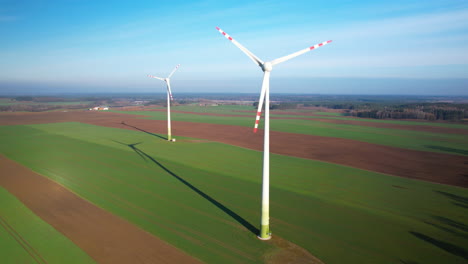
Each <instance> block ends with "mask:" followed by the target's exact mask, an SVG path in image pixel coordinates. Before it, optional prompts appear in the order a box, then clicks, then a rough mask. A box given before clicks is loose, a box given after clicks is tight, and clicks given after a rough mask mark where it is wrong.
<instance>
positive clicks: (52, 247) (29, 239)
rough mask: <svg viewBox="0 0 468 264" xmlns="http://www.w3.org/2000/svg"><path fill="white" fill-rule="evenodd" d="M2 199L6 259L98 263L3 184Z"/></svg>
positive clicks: (0, 244)
mask: <svg viewBox="0 0 468 264" xmlns="http://www.w3.org/2000/svg"><path fill="white" fill-rule="evenodd" d="M0 201H1V202H2V205H1V206H0V256H1V258H2V263H80V264H81V263H95V262H94V261H93V259H91V258H90V257H89V256H88V255H87V254H86V253H84V252H83V251H82V250H81V249H80V248H79V247H77V246H76V245H75V244H73V242H71V241H70V240H69V239H68V238H66V237H65V236H64V235H62V234H61V233H59V232H58V231H57V230H55V229H54V228H53V227H52V226H50V225H48V224H47V223H46V222H44V221H43V220H42V219H40V218H39V217H38V216H36V215H35V214H34V213H33V212H31V211H30V210H29V209H28V208H27V207H26V206H24V205H23V204H22V203H21V202H20V201H18V200H17V199H16V198H15V197H14V196H13V195H11V194H10V193H9V192H7V191H6V190H5V189H3V188H1V187H0Z"/></svg>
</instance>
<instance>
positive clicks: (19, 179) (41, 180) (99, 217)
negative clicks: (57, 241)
mask: <svg viewBox="0 0 468 264" xmlns="http://www.w3.org/2000/svg"><path fill="white" fill-rule="evenodd" d="M0 186H3V187H4V188H5V189H7V190H8V191H9V192H10V193H12V194H13V195H15V196H16V197H17V198H18V199H19V200H20V201H21V202H23V203H24V204H25V205H26V206H27V207H28V208H29V209H31V210H32V211H33V212H34V213H35V214H36V215H38V216H39V217H41V218H42V219H43V220H44V221H46V222H47V223H49V224H50V225H51V226H53V227H54V228H55V229H56V230H58V231H59V232H61V233H62V234H64V235H65V236H67V237H68V238H69V239H70V240H72V241H73V242H74V243H75V244H76V245H77V246H79V247H80V248H81V249H83V250H84V251H85V252H86V253H87V254H88V255H89V256H91V257H92V258H93V259H94V260H96V261H97V262H98V263H109V264H111V263H112V264H116V263H122V264H124V263H125V264H127V263H148V264H150V263H202V262H200V261H198V260H197V259H194V258H193V257H191V256H189V255H187V254H185V253H184V252H182V251H180V250H179V249H177V248H175V247H173V246H171V245H169V244H167V243H166V242H164V241H162V240H160V239H159V238H157V237H155V236H153V235H151V234H149V233H147V232H146V231H144V230H142V229H139V228H138V227H136V226H134V225H132V224H130V223H128V222H127V221H125V220H123V219H121V218H119V217H117V216H115V215H113V214H111V213H109V212H107V211H105V210H103V209H101V208H98V207H97V206H95V205H93V204H91V203H89V202H87V201H86V200H84V199H82V198H81V197H79V196H77V195H75V194H74V193H72V192H70V191H69V190H67V189H65V188H64V187H62V186H61V185H59V184H57V183H55V182H53V181H51V180H49V179H47V178H45V177H43V176H41V175H38V174H36V173H34V172H33V171H31V170H29V169H27V168H25V167H23V166H22V165H20V164H18V163H16V162H13V161H11V160H9V159H7V158H5V157H4V156H3V155H0Z"/></svg>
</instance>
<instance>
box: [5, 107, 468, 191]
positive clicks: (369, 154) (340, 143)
mask: <svg viewBox="0 0 468 264" xmlns="http://www.w3.org/2000/svg"><path fill="white" fill-rule="evenodd" d="M71 121H75V122H83V123H88V124H94V125H99V126H107V127H116V128H124V129H131V130H139V131H146V132H150V133H161V134H164V133H166V129H167V122H166V121H158V120H147V119H138V116H136V115H125V114H118V113H111V112H91V111H74V112H47V113H11V114H0V124H3V125H7V124H38V123H52V122H71ZM335 121H336V122H339V121H340V120H335ZM385 125H389V124H385ZM172 127H173V130H172V132H173V134H174V135H176V136H185V137H194V138H201V139H207V140H211V141H217V142H222V143H227V144H231V145H236V146H240V147H245V148H250V149H255V150H262V144H263V140H262V138H263V134H262V132H260V133H257V134H253V133H252V129H251V128H248V127H239V126H229V125H215V124H204V123H190V122H174V121H173V122H172ZM396 128H398V127H396ZM270 137H271V147H270V149H271V152H273V153H277V154H282V155H290V156H295V157H301V158H308V159H316V160H321V161H326V162H332V163H337V164H342V165H347V166H351V167H356V168H361V169H365V170H371V171H376V172H381V173H386V174H390V175H394V176H400V177H407V178H412V179H418V180H425V181H431V182H435V183H443V184H450V185H456V186H461V187H468V158H467V157H465V156H459V155H451V154H444V153H435V152H425V151H416V150H408V149H401V148H395V147H389V146H382V145H376V144H370V143H365V142H359V141H354V140H348V139H342V138H331V137H319V136H312V135H302V134H293V133H284V132H276V131H272V132H271V135H270Z"/></svg>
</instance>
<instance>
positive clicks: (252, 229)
mask: <svg viewBox="0 0 468 264" xmlns="http://www.w3.org/2000/svg"><path fill="white" fill-rule="evenodd" d="M115 142H117V143H119V144H122V145H126V146H128V147H129V148H131V149H132V150H133V151H135V152H136V153H137V154H138V155H139V156H140V157H141V158H142V159H143V160H144V161H148V160H150V161H151V162H153V163H154V164H156V165H158V166H159V167H160V168H161V169H163V170H164V171H166V172H167V173H168V174H169V175H171V176H172V177H174V178H175V179H177V180H178V181H180V182H181V183H183V184H184V185H185V186H187V187H188V188H190V189H191V190H192V191H194V192H195V193H197V194H198V195H200V196H201V197H203V198H205V199H206V200H208V201H209V202H210V203H212V204H213V205H214V206H216V207H218V208H219V209H221V210H222V211H223V212H225V213H226V214H228V215H229V216H230V217H232V218H233V219H234V220H236V221H237V222H238V223H239V224H241V225H243V226H244V227H245V228H247V229H248V230H249V231H250V232H252V233H254V234H255V235H257V234H258V232H259V230H258V229H257V228H256V227H255V226H253V225H252V224H251V223H249V222H248V221H247V220H245V219H244V218H242V217H241V216H240V215H238V214H236V213H235V212H233V211H232V210H231V209H229V208H227V207H226V206H224V205H223V204H221V203H220V202H218V201H216V200H215V199H214V198H212V197H211V196H209V195H208V194H206V193H204V192H203V191H201V190H200V189H198V188H197V187H195V186H193V185H192V184H191V183H190V182H188V181H186V180H185V179H183V178H182V177H180V176H178V175H177V174H175V173H174V172H172V171H171V170H169V169H168V168H167V167H165V166H164V165H163V164H161V163H160V162H159V161H157V160H156V159H155V158H153V157H151V156H150V155H148V154H147V153H145V152H144V151H142V150H141V149H139V148H137V147H136V145H138V144H140V143H141V142H138V143H133V144H124V143H121V142H118V141H115Z"/></svg>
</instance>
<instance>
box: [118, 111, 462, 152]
mask: <svg viewBox="0 0 468 264" xmlns="http://www.w3.org/2000/svg"><path fill="white" fill-rule="evenodd" d="M118 112H119V113H125V114H137V115H140V116H141V115H147V116H148V117H146V119H153V120H165V118H166V116H165V114H164V112H155V111H137V112H131V111H129V112H120V111H118ZM172 120H173V121H182V122H197V123H210V124H220V125H235V126H243V127H252V126H253V121H252V120H253V118H252V117H247V116H246V117H238V116H234V117H229V116H228V117H226V116H209V115H198V114H187V113H184V114H181V113H172ZM260 123H262V122H260ZM448 125H450V124H448ZM414 126H416V125H414ZM260 127H261V126H260ZM464 127H468V126H464ZM173 129H176V126H174V125H173ZM457 129H459V128H457ZM271 130H272V131H279V132H287V133H297V134H304V135H315V136H322V137H336V138H345V139H351V140H356V141H362V142H368V143H372V144H379V145H385V146H394V147H398V148H406V149H414V150H422V151H430V152H443V153H451V154H460V153H462V154H463V153H467V154H464V155H468V139H467V137H466V135H467V134H468V130H466V133H465V132H464V131H465V130H464V129H460V130H459V131H460V132H459V133H460V134H447V133H437V132H425V131H413V130H404V129H393V128H388V127H386V128H379V127H372V126H362V125H352V124H333V123H328V122H321V121H315V120H304V119H274V120H272V121H271ZM460 147H462V148H460Z"/></svg>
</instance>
